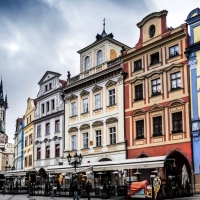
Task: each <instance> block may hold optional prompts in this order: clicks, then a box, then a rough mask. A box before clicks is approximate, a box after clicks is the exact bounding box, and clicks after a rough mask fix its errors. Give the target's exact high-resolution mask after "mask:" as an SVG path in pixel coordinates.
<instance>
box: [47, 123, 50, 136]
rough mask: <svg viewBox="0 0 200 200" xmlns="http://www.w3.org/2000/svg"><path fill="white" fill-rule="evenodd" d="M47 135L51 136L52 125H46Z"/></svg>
mask: <svg viewBox="0 0 200 200" xmlns="http://www.w3.org/2000/svg"><path fill="white" fill-rule="evenodd" d="M46 135H50V123H46Z"/></svg>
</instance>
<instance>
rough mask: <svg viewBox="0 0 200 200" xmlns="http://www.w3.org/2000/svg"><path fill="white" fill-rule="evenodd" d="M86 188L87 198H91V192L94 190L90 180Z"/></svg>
mask: <svg viewBox="0 0 200 200" xmlns="http://www.w3.org/2000/svg"><path fill="white" fill-rule="evenodd" d="M85 190H86V192H87V198H88V200H90V192H91V190H92V184H91V183H90V181H88V182H87V184H86V188H85Z"/></svg>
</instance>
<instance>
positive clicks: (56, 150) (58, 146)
mask: <svg viewBox="0 0 200 200" xmlns="http://www.w3.org/2000/svg"><path fill="white" fill-rule="evenodd" d="M59 156H60V144H56V145H55V157H59Z"/></svg>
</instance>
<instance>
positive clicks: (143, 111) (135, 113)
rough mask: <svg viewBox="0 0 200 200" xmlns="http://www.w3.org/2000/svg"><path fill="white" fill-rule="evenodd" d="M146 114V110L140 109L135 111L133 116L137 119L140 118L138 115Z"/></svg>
mask: <svg viewBox="0 0 200 200" xmlns="http://www.w3.org/2000/svg"><path fill="white" fill-rule="evenodd" d="M145 113H146V111H145V110H143V109H138V110H135V111H133V112H132V116H133V117H135V116H138V115H144V114H145Z"/></svg>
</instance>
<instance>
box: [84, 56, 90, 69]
mask: <svg viewBox="0 0 200 200" xmlns="http://www.w3.org/2000/svg"><path fill="white" fill-rule="evenodd" d="M89 69H90V57H89V56H87V57H86V58H85V71H87V70H89Z"/></svg>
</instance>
